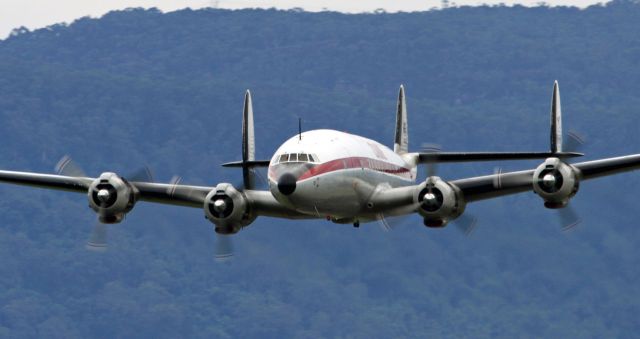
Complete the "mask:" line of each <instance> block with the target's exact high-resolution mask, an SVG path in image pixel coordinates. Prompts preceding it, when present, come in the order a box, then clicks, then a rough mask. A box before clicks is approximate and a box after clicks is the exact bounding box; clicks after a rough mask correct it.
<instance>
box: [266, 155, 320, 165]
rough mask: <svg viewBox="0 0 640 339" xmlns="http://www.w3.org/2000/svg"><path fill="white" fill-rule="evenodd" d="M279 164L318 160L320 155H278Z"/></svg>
mask: <svg viewBox="0 0 640 339" xmlns="http://www.w3.org/2000/svg"><path fill="white" fill-rule="evenodd" d="M276 159H277V160H278V163H279V164H282V163H288V162H317V161H318V160H317V159H318V156H315V155H312V154H307V153H288V154H281V155H280V156H278V157H276Z"/></svg>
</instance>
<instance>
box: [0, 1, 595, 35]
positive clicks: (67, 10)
mask: <svg viewBox="0 0 640 339" xmlns="http://www.w3.org/2000/svg"><path fill="white" fill-rule="evenodd" d="M539 2H541V0H518V1H516V0H504V1H501V0H449V3H455V4H458V5H477V4H481V3H488V4H498V3H505V4H507V5H510V4H514V3H520V4H523V5H527V6H533V5H535V4H537V3H539ZM546 2H548V3H549V4H552V5H572V6H578V7H587V6H589V5H592V4H595V3H598V2H600V1H595V0H547V1H546ZM440 4H441V0H395V1H393V0H360V1H358V0H298V1H296V0H156V1H150V0H0V39H3V38H5V37H6V36H7V35H8V34H9V33H10V32H11V30H12V29H14V28H16V27H20V26H25V27H27V28H29V29H34V28H42V27H45V26H48V25H52V24H55V23H59V22H71V21H73V20H74V19H77V18H80V17H83V16H91V17H99V16H101V15H103V14H105V13H106V12H108V11H110V10H114V9H124V8H127V7H145V8H149V7H157V8H159V9H161V10H163V11H165V12H168V11H174V10H176V9H181V8H185V7H191V8H202V7H210V6H212V7H213V6H217V7H219V8H232V9H237V8H254V7H260V8H270V7H276V8H281V9H287V8H293V7H301V8H304V9H305V10H309V11H321V10H324V9H328V10H334V11H340V12H350V13H358V12H371V11H374V10H376V9H378V8H383V9H385V10H386V11H387V12H396V11H407V12H410V11H424V10H427V9H430V8H433V7H439V6H440Z"/></svg>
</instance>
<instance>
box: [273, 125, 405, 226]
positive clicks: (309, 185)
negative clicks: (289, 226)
mask: <svg viewBox="0 0 640 339" xmlns="http://www.w3.org/2000/svg"><path fill="white" fill-rule="evenodd" d="M415 179H416V167H415V165H414V166H412V165H411V164H408V163H407V161H406V160H405V159H403V157H402V156H401V155H398V154H396V153H394V152H393V151H392V150H390V149H389V148H388V147H386V146H384V145H382V144H380V143H378V142H376V141H374V140H371V139H367V138H364V137H360V136H357V135H352V134H348V133H344V132H339V131H334V130H313V131H308V132H304V133H302V134H301V135H296V136H294V137H292V138H290V139H289V140H287V141H286V142H285V143H284V144H282V146H280V147H279V148H278V150H277V151H276V153H275V154H274V156H273V157H272V158H271V162H270V164H269V187H270V190H271V192H272V194H273V195H274V197H275V198H276V199H277V200H278V201H279V202H280V203H282V204H284V205H287V206H289V207H291V208H294V209H296V210H297V211H299V212H303V213H308V214H312V215H316V216H319V217H330V218H332V219H333V220H335V221H345V222H351V221H352V220H359V219H368V218H370V217H371V216H366V215H362V213H363V211H364V204H366V201H367V200H368V198H369V197H370V196H371V194H372V193H373V192H374V190H375V189H376V188H377V187H379V186H380V185H383V186H384V187H399V186H406V185H410V184H413V183H414V182H415Z"/></svg>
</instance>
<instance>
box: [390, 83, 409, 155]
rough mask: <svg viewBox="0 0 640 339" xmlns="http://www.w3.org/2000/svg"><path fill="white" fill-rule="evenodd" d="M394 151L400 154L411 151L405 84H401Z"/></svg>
mask: <svg viewBox="0 0 640 339" xmlns="http://www.w3.org/2000/svg"><path fill="white" fill-rule="evenodd" d="M393 151H394V152H396V153H398V154H404V153H407V152H409V128H408V126H407V102H406V99H405V95H404V86H403V85H400V92H399V93H398V109H397V112H396V135H395V141H394V143H393Z"/></svg>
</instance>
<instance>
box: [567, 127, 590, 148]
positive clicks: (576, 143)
mask: <svg viewBox="0 0 640 339" xmlns="http://www.w3.org/2000/svg"><path fill="white" fill-rule="evenodd" d="M586 140H587V139H586V137H585V136H584V135H583V134H582V133H579V132H576V131H573V130H572V131H569V132H568V133H567V138H566V140H565V142H564V148H565V150H566V152H580V151H581V150H582V148H583V147H584V144H585V142H586Z"/></svg>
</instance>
